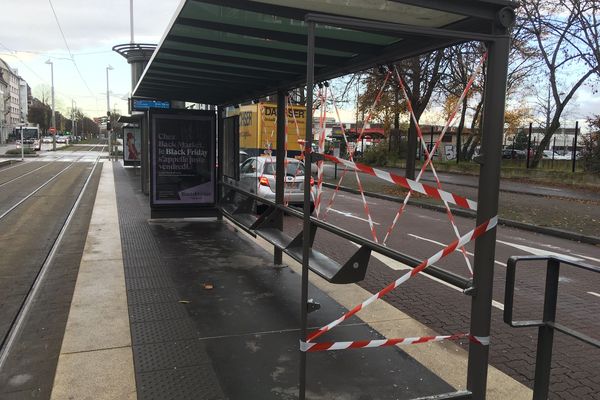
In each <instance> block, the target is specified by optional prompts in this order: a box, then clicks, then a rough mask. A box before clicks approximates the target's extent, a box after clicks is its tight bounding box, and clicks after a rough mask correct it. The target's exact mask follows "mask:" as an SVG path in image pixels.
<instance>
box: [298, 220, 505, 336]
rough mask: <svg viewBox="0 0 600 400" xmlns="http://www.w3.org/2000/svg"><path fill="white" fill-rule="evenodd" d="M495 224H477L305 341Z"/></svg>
mask: <svg viewBox="0 0 600 400" xmlns="http://www.w3.org/2000/svg"><path fill="white" fill-rule="evenodd" d="M497 224H498V217H497V216H496V217H493V218H491V219H490V220H488V221H486V222H484V223H483V224H481V225H479V226H477V227H476V228H475V229H473V230H472V231H470V232H469V233H467V234H465V235H464V236H462V237H461V238H460V239H457V240H455V241H454V242H452V243H450V244H449V245H448V246H446V247H445V248H443V249H442V250H440V251H438V252H437V253H435V254H434V255H433V256H431V257H430V258H428V259H426V260H423V262H421V264H419V265H418V266H416V267H415V268H414V269H412V270H411V271H408V272H407V273H406V274H404V275H402V276H401V277H400V278H398V279H396V280H395V281H394V282H392V283H390V284H389V285H388V286H386V287H385V288H383V289H382V290H381V291H379V292H377V293H375V294H374V295H372V296H371V297H369V298H368V299H367V300H365V301H363V302H362V303H361V304H359V305H357V306H356V307H354V308H353V309H352V310H350V311H348V312H347V313H345V314H344V315H342V316H341V317H340V318H338V319H336V320H335V321H333V322H331V323H329V324H327V325H325V326H324V327H322V328H320V329H318V330H316V331H314V332H313V333H311V334H310V335H309V336H308V338H307V341H308V342H310V341H312V340H314V339H316V338H318V337H319V336H321V335H322V334H324V333H325V332H327V331H329V330H331V329H333V328H334V327H336V326H337V325H339V324H340V323H342V322H343V321H345V320H347V319H348V318H350V317H351V316H353V315H354V314H356V313H357V312H359V311H360V310H362V309H363V308H365V307H367V306H368V305H370V304H371V303H373V302H375V301H376V300H378V299H380V298H382V297H383V296H385V295H386V294H387V293H389V292H391V291H392V290H394V289H396V288H397V287H398V286H400V285H401V284H403V283H404V282H406V281H407V280H409V279H410V278H412V277H413V276H415V275H417V274H418V273H419V272H421V271H423V270H424V269H425V268H427V267H429V266H430V265H431V264H434V263H436V262H438V261H439V260H441V259H442V258H444V257H446V256H447V255H448V254H451V253H452V252H454V251H455V250H456V249H457V248H459V247H463V246H464V245H466V244H467V243H469V242H471V241H473V240H475V239H477V238H478V237H479V236H481V235H483V234H484V233H485V232H487V231H489V230H491V229H493V228H494V227H495V226H496V225H497Z"/></svg>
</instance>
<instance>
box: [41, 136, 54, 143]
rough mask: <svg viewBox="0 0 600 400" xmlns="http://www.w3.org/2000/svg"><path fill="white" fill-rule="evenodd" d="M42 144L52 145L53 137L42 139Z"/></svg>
mask: <svg viewBox="0 0 600 400" xmlns="http://www.w3.org/2000/svg"><path fill="white" fill-rule="evenodd" d="M42 143H52V136H44V137H43V138H42Z"/></svg>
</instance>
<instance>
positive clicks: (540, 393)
mask: <svg viewBox="0 0 600 400" xmlns="http://www.w3.org/2000/svg"><path fill="white" fill-rule="evenodd" d="M521 261H546V262H547V263H546V287H545V291H544V311H543V316H542V319H541V320H529V321H514V320H513V306H514V294H515V278H516V270H517V264H518V263H519V262H521ZM561 264H565V265H570V266H572V267H576V268H580V269H584V270H586V271H590V272H596V273H600V268H598V267H594V266H592V265H589V264H585V263H580V262H575V261H572V260H571V259H566V258H564V257H559V256H516V257H511V258H509V259H508V263H507V270H506V290H505V293H504V322H505V323H507V324H508V325H510V326H512V327H514V328H524V327H534V326H537V327H539V329H538V342H537V351H536V362H535V378H534V384H533V399H534V400H545V399H547V398H548V390H549V387H550V371H551V363H552V345H553V342H554V331H558V332H562V333H565V334H567V335H569V336H571V337H573V338H575V339H577V340H579V341H581V342H584V343H587V344H590V345H592V346H594V347H598V348H600V340H597V339H594V338H591V337H589V336H587V335H585V334H583V333H581V332H578V331H576V330H574V329H571V328H569V327H566V326H564V325H561V324H559V323H557V322H556V304H557V300H558V282H559V271H560V266H561Z"/></svg>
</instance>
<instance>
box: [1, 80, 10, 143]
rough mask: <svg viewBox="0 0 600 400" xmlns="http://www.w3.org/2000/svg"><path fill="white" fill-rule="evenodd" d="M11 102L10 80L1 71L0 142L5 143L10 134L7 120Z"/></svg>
mask: <svg viewBox="0 0 600 400" xmlns="http://www.w3.org/2000/svg"><path fill="white" fill-rule="evenodd" d="M9 103H10V95H9V91H8V82H6V81H5V80H4V77H3V74H2V73H1V72H0V144H4V143H5V142H6V137H7V136H8V128H7V120H8V113H9V107H10V105H9Z"/></svg>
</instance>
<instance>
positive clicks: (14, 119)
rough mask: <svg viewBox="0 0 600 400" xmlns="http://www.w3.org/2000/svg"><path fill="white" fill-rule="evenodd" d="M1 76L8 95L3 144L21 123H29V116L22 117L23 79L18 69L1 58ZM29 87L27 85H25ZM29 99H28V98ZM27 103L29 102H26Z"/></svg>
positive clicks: (6, 97) (3, 127)
mask: <svg viewBox="0 0 600 400" xmlns="http://www.w3.org/2000/svg"><path fill="white" fill-rule="evenodd" d="M0 76H1V77H2V80H3V81H4V82H6V84H7V88H6V91H7V92H8V93H5V94H4V110H3V115H4V121H3V123H2V125H3V126H2V138H1V142H2V143H5V142H6V138H7V137H8V133H9V132H12V130H13V129H14V128H15V127H16V126H18V125H19V124H20V123H21V122H27V114H25V115H24V116H23V120H22V119H21V118H22V115H21V101H20V97H21V95H20V93H21V80H22V79H21V77H20V76H19V74H18V71H17V70H16V69H13V68H11V67H10V65H8V64H7V63H6V62H5V61H4V60H2V59H1V58H0ZM23 82H24V81H23ZM25 85H27V83H25ZM26 99H27V97H26ZM25 103H27V101H26V100H25Z"/></svg>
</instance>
